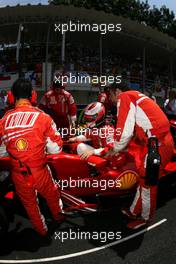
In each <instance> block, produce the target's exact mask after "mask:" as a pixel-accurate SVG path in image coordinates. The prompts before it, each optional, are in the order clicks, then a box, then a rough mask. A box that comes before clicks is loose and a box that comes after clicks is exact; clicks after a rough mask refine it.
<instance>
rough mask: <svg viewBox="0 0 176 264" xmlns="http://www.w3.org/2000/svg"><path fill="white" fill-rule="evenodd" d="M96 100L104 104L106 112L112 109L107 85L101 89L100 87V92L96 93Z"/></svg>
mask: <svg viewBox="0 0 176 264" xmlns="http://www.w3.org/2000/svg"><path fill="white" fill-rule="evenodd" d="M98 102H100V103H102V104H103V105H104V107H105V110H106V114H108V113H110V112H111V111H112V107H113V102H112V101H111V98H110V93H109V87H104V90H102V88H101V90H100V93H99V95H98Z"/></svg>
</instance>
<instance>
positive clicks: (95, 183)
mask: <svg viewBox="0 0 176 264" xmlns="http://www.w3.org/2000/svg"><path fill="white" fill-rule="evenodd" d="M54 183H55V185H56V186H59V188H60V189H61V190H64V189H67V188H89V189H90V188H98V189H100V190H101V191H105V190H107V189H111V188H112V189H114V188H115V189H118V188H119V189H120V187H121V186H122V184H121V180H120V179H96V178H95V179H84V178H83V179H81V178H79V177H78V179H73V178H71V177H68V179H64V180H55V181H54Z"/></svg>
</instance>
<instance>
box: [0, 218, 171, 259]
mask: <svg viewBox="0 0 176 264" xmlns="http://www.w3.org/2000/svg"><path fill="white" fill-rule="evenodd" d="M166 221H167V219H165V218H164V219H162V220H160V221H159V222H157V223H155V224H153V225H151V226H149V227H147V228H145V229H143V230H141V231H139V232H136V233H134V234H132V235H130V236H127V237H124V238H122V239H120V240H118V241H114V242H111V243H109V244H106V245H104V246H101V247H96V248H92V249H88V250H84V251H80V252H76V253H72V254H67V255H62V256H56V257H50V258H39V259H24V260H13V259H9V260H4V259H2V260H1V259H0V263H2V264H3V263H43V262H50V261H52V262H53V261H57V260H62V259H68V258H74V257H78V256H82V255H87V254H91V253H93V252H97V251H100V250H103V249H106V248H109V247H113V246H115V245H118V244H121V243H123V242H125V241H127V240H130V239H132V238H134V237H137V236H140V235H141V234H144V233H146V232H148V231H150V230H152V229H154V228H156V227H158V226H160V225H162V224H163V223H164V222H166Z"/></svg>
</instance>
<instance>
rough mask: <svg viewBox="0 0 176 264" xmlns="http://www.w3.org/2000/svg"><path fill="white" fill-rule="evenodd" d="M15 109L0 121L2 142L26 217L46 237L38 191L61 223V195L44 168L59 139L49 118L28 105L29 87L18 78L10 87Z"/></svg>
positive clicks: (30, 90)
mask: <svg viewBox="0 0 176 264" xmlns="http://www.w3.org/2000/svg"><path fill="white" fill-rule="evenodd" d="M12 94H13V96H14V98H15V108H14V109H13V110H10V111H8V112H7V113H6V114H5V115H4V117H3V118H2V119H1V122H0V134H1V141H2V142H3V143H4V144H5V145H6V149H7V152H8V154H9V156H10V162H11V166H12V175H11V176H12V180H13V182H14V184H15V188H16V192H17V194H18V195H19V197H20V199H21V201H22V203H23V205H24V207H25V209H26V211H27V214H28V216H29V218H30V220H31V222H32V224H33V226H34V228H35V229H36V231H37V232H38V233H39V234H41V235H46V234H47V226H46V224H45V219H44V217H43V215H42V214H41V212H40V209H39V206H38V202H37V192H38V193H40V194H41V195H42V196H43V197H44V198H45V199H46V202H47V205H48V207H49V208H50V210H51V213H52V215H53V217H54V219H55V220H58V221H59V220H60V219H61V216H60V214H59V213H60V212H61V208H60V205H59V202H60V193H59V190H58V188H57V186H55V184H54V182H53V179H52V175H51V171H50V169H49V167H48V166H47V164H46V162H47V160H46V152H48V153H51V154H56V153H59V152H60V151H61V149H62V140H61V136H60V134H59V133H58V132H57V130H56V125H55V123H54V121H53V120H52V119H51V117H50V116H49V115H47V114H45V113H44V112H43V111H41V110H39V109H38V108H36V107H33V106H32V105H31V102H30V99H31V96H32V86H31V83H30V82H29V81H28V80H25V79H18V80H17V81H16V82H15V83H14V85H13V87H12Z"/></svg>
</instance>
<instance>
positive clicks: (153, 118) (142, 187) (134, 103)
mask: <svg viewBox="0 0 176 264" xmlns="http://www.w3.org/2000/svg"><path fill="white" fill-rule="evenodd" d="M110 94H111V99H112V101H114V102H116V103H117V124H116V129H117V130H118V131H121V133H120V134H119V135H117V136H116V139H115V144H114V151H115V152H119V151H121V150H124V149H126V148H127V147H128V151H129V153H131V154H133V156H134V157H135V161H136V166H137V168H138V171H139V175H140V176H141V179H140V183H139V186H138V188H137V192H136V196H135V198H134V201H133V203H132V205H131V207H130V209H129V210H127V209H123V210H122V213H124V214H126V215H127V216H128V217H129V218H131V219H133V220H132V221H131V222H129V224H128V227H129V228H132V229H137V228H139V227H141V226H143V225H147V224H149V223H150V221H151V220H152V218H153V216H154V212H155V209H156V197H157V186H147V185H146V184H145V180H144V178H143V177H145V165H146V158H147V143H148V138H149V137H151V136H156V137H157V138H158V141H159V153H160V156H161V160H162V162H161V167H160V171H162V169H163V168H164V167H165V165H166V164H167V163H168V162H169V161H170V159H171V157H172V154H173V149H174V143H173V139H172V136H171V133H170V125H169V121H168V119H167V118H166V116H165V114H164V113H163V112H162V110H161V109H160V107H159V106H158V105H157V104H156V103H155V102H154V101H153V100H152V99H150V98H149V97H147V96H145V95H144V94H142V93H140V92H138V91H128V89H127V85H126V84H125V83H121V84H119V85H118V84H113V85H112V86H111V87H110ZM130 142H131V143H133V142H135V143H136V146H137V148H135V149H134V148H133V147H130V144H131V143H130ZM137 151H138V153H137ZM138 216H139V217H138Z"/></svg>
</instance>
